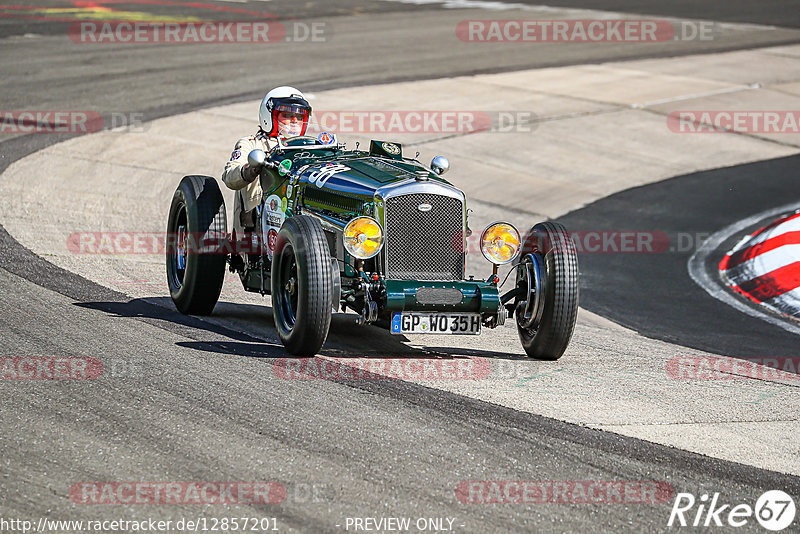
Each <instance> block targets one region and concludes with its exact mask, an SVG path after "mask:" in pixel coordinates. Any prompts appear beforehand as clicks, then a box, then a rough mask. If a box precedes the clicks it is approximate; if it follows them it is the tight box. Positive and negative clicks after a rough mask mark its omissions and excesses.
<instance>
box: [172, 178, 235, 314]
mask: <svg viewBox="0 0 800 534" xmlns="http://www.w3.org/2000/svg"><path fill="white" fill-rule="evenodd" d="M226 232H227V220H226V217H225V202H224V200H223V198H222V193H221V192H220V190H219V186H218V185H217V181H216V180H215V179H214V178H211V177H210V176H185V177H184V178H183V180H181V183H180V185H179V186H178V189H177V190H176V191H175V195H174V196H173V197H172V203H171V205H170V209H169V220H168V222H167V246H166V249H167V251H166V264H167V265H166V266H167V284H168V285H169V293H170V296H171V297H172V301H173V302H174V303H175V307H177V308H178V310H179V311H180V312H182V313H185V314H187V315H208V314H210V313H211V311H212V310H213V309H214V306H215V305H216V304H217V300H218V299H219V294H220V291H221V290H222V281H223V278H224V277H225V259H226V255H225V253H224V249H223V247H224V245H225V235H226Z"/></svg>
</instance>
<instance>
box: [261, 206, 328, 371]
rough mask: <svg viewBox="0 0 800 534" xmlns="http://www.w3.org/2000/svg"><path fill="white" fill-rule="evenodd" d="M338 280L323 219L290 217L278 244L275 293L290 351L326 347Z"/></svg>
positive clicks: (273, 281)
mask: <svg viewBox="0 0 800 534" xmlns="http://www.w3.org/2000/svg"><path fill="white" fill-rule="evenodd" d="M333 285H334V284H333V276H332V272H331V254H330V249H329V248H328V240H327V239H326V238H325V234H324V232H323V230H322V226H321V225H320V223H319V221H317V220H316V219H313V218H311V217H307V216H304V215H300V216H297V217H291V218H289V219H287V220H286V222H285V223H284V224H283V226H282V227H281V230H280V232H278V239H277V242H276V244H275V253H274V256H273V258H272V270H271V289H272V291H271V293H272V312H273V315H274V316H275V328H277V330H278V335H279V336H280V338H281V341H282V342H283V345H284V346H285V347H286V350H287V351H288V352H289V353H290V354H293V355H295V356H313V355H314V354H316V353H317V352H319V349H320V348H322V345H323V344H324V343H325V339H326V338H327V337H328V330H329V329H330V325H331V315H332V307H333V304H332V303H333V298H334V295H333ZM336 298H337V299H338V295H337V296H336Z"/></svg>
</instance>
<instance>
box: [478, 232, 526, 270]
mask: <svg viewBox="0 0 800 534" xmlns="http://www.w3.org/2000/svg"><path fill="white" fill-rule="evenodd" d="M519 242H520V239H519V232H517V229H516V228H514V226H513V225H511V224H509V223H504V222H497V223H493V224H490V225H489V226H487V227H486V230H484V231H483V233H482V234H481V252H482V253H483V255H484V257H485V258H486V259H487V260H489V261H490V262H492V263H494V264H496V265H503V264H504V263H510V262H512V261H514V258H516V257H517V255H518V254H519V249H520V247H519Z"/></svg>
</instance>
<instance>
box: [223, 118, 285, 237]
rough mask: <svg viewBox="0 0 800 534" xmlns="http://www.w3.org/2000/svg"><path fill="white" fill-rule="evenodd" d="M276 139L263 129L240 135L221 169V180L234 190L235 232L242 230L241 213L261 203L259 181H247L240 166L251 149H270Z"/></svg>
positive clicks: (242, 165) (243, 163)
mask: <svg viewBox="0 0 800 534" xmlns="http://www.w3.org/2000/svg"><path fill="white" fill-rule="evenodd" d="M275 145H277V141H276V140H275V139H274V138H269V137H267V134H266V133H265V132H264V131H263V130H259V131H258V133H256V134H254V135H251V136H249V137H242V138H241V139H239V141H237V142H236V146H235V147H234V148H233V154H231V159H230V161H228V163H227V164H226V165H225V170H224V171H222V181H223V182H225V185H227V186H228V187H229V188H230V189H233V190H234V191H236V194H235V197H234V201H233V228H234V230H235V231H236V233H237V234H241V232H242V227H243V225H242V219H241V217H242V213H247V212H249V211H251V210H252V209H254V208H255V207H256V206H258V205H259V204H260V203H261V183H260V181H259V180H258V179H255V180H253V181H252V182H250V183H247V182H246V181H245V179H244V178H243V177H242V167H244V166H245V165H246V164H247V155H248V154H250V151H251V150H255V149H256V148H260V149H261V150H263V151H264V152H269V151H270V150H272V149H273V148H274V147H275Z"/></svg>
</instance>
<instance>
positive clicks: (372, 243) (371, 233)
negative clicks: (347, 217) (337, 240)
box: [344, 216, 383, 260]
mask: <svg viewBox="0 0 800 534" xmlns="http://www.w3.org/2000/svg"><path fill="white" fill-rule="evenodd" d="M382 246H383V229H382V228H381V225H380V224H378V221H376V220H375V219H373V218H372V217H366V216H364V217H356V218H355V219H353V220H351V221H350V222H349V223H347V226H345V227H344V248H345V249H346V250H347V252H348V253H349V254H350V255H351V256H355V257H356V258H358V259H360V260H367V259H369V258H372V257H374V256H375V255H376V254H378V252H380V251H381V247H382Z"/></svg>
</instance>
